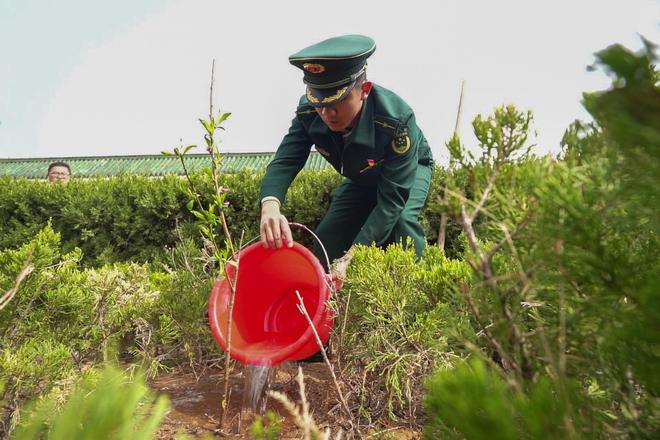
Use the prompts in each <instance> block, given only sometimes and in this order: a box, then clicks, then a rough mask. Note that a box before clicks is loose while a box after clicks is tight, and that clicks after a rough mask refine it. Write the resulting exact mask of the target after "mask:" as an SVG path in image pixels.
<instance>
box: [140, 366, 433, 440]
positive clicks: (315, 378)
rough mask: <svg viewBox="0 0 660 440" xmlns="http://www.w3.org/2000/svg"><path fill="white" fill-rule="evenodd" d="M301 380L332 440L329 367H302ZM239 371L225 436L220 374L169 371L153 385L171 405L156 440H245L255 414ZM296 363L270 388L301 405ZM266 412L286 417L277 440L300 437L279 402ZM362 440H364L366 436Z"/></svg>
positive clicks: (335, 415)
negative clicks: (186, 439)
mask: <svg viewBox="0 0 660 440" xmlns="http://www.w3.org/2000/svg"><path fill="white" fill-rule="evenodd" d="M301 366H302V368H303V374H304V378H305V389H306V396H307V400H308V402H309V406H310V409H311V411H310V412H311V413H312V417H313V419H314V421H315V422H316V424H317V425H318V426H319V427H320V428H321V429H324V428H325V427H330V429H331V431H332V433H333V437H334V434H335V432H337V430H338V426H337V423H338V420H339V419H340V411H341V410H340V407H339V404H338V399H337V398H336V395H335V394H336V393H335V389H334V384H333V382H332V379H331V376H330V373H329V372H328V370H327V367H326V366H325V365H324V364H321V363H318V364H317V363H310V364H301ZM243 370H244V369H243V367H240V366H239V367H237V368H236V369H235V370H234V372H232V374H231V375H230V379H229V384H230V389H231V393H230V399H229V411H228V415H227V420H228V422H226V424H225V427H226V429H225V432H224V433H223V432H222V431H221V430H220V429H219V421H220V413H221V409H220V404H221V401H222V397H223V393H224V385H223V380H224V374H223V373H222V371H219V370H214V371H207V372H206V373H205V374H203V375H202V376H199V377H196V376H195V375H194V374H193V373H192V372H180V371H179V372H172V373H168V374H163V375H161V376H160V377H158V378H157V379H155V380H154V381H152V383H151V387H152V389H153V390H154V391H156V392H157V393H158V394H166V395H167V396H169V398H170V400H171V404H172V405H171V410H170V411H169V413H168V414H167V416H166V417H165V419H164V421H163V423H162V425H161V427H160V429H159V431H158V435H157V437H156V438H157V439H159V440H164V439H173V438H174V437H175V435H177V434H187V435H188V436H190V437H193V438H201V437H204V436H210V437H212V438H225V439H249V438H252V437H251V436H250V435H249V432H250V425H251V424H252V422H253V420H254V417H255V416H254V414H252V413H251V412H250V411H243V413H241V408H242V405H243V385H244V377H243V375H244V371H243ZM297 372H298V364H297V363H285V364H283V365H280V366H279V367H277V368H276V370H275V372H274V374H273V376H272V377H273V378H272V381H271V386H270V389H271V390H273V391H279V392H281V393H284V394H286V395H287V397H288V398H289V399H290V400H291V401H292V402H294V403H296V404H299V403H300V394H299V391H298V384H297V383H296V380H295V377H296V374H297ZM266 408H267V410H273V411H275V412H276V413H278V414H279V415H280V416H282V417H284V423H283V434H282V436H281V439H298V438H301V434H300V432H299V431H298V429H297V428H296V426H295V424H294V423H293V421H292V418H291V416H290V415H289V414H288V412H287V411H286V410H285V409H284V408H283V407H282V405H281V404H279V402H277V401H275V400H274V399H273V398H269V399H268V403H267V405H266ZM344 438H345V436H344ZM365 438H368V436H367V435H365ZM370 438H389V439H402V440H403V439H405V440H412V439H418V438H421V437H420V436H419V434H418V433H415V432H412V431H410V430H406V429H388V430H386V432H385V433H384V434H383V435H372V436H371V437H370Z"/></svg>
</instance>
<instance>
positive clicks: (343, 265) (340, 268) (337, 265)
mask: <svg viewBox="0 0 660 440" xmlns="http://www.w3.org/2000/svg"><path fill="white" fill-rule="evenodd" d="M353 251H354V249H353V248H350V249H349V250H348V252H346V253H345V254H344V256H343V257H341V258H337V259H336V260H335V262H334V264H333V265H332V275H331V278H332V281H333V282H334V283H335V290H340V289H341V288H342V287H343V285H344V280H345V279H346V269H348V265H349V264H350V262H351V259H353Z"/></svg>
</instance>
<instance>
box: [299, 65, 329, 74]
mask: <svg viewBox="0 0 660 440" xmlns="http://www.w3.org/2000/svg"><path fill="white" fill-rule="evenodd" d="M303 69H305V70H306V71H308V72H310V73H323V72H325V66H323V65H321V64H316V63H305V64H303Z"/></svg>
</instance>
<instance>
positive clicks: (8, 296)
mask: <svg viewBox="0 0 660 440" xmlns="http://www.w3.org/2000/svg"><path fill="white" fill-rule="evenodd" d="M33 270H34V266H33V265H32V255H30V256H29V257H28V261H27V262H26V263H25V265H24V266H23V269H21V271H20V272H19V273H18V275H17V276H16V280H15V281H14V286H13V287H12V288H11V289H9V290H8V291H6V292H5V293H4V294H3V295H2V297H0V310H2V309H4V308H5V307H6V306H7V304H9V301H11V300H12V299H13V298H14V296H15V295H16V293H17V292H18V288H19V287H20V285H21V283H22V282H23V280H24V279H25V277H27V276H28V275H29V274H30V273H32V271H33Z"/></svg>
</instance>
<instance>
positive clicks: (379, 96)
mask: <svg viewBox="0 0 660 440" xmlns="http://www.w3.org/2000/svg"><path fill="white" fill-rule="evenodd" d="M372 93H373V94H374V95H373V96H374V123H375V125H376V127H378V128H381V129H383V130H391V131H392V134H394V133H395V132H397V131H398V130H399V127H400V126H402V125H405V124H406V123H407V121H408V119H410V116H411V115H412V113H413V112H412V109H411V108H410V106H409V105H408V104H407V103H406V102H405V101H404V100H403V99H402V98H401V97H400V96H399V95H397V94H396V93H394V92H392V91H390V90H388V89H386V88H385V87H381V86H378V85H374V88H373V89H372Z"/></svg>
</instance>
